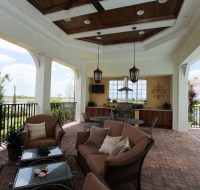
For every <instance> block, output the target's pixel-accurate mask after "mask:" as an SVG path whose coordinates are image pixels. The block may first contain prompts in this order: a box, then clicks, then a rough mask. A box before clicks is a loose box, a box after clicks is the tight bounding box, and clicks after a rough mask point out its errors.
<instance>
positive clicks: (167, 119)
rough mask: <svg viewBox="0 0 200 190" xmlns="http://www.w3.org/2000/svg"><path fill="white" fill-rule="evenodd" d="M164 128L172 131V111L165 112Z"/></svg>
mask: <svg viewBox="0 0 200 190" xmlns="http://www.w3.org/2000/svg"><path fill="white" fill-rule="evenodd" d="M163 127H165V128H169V129H172V111H164V112H163Z"/></svg>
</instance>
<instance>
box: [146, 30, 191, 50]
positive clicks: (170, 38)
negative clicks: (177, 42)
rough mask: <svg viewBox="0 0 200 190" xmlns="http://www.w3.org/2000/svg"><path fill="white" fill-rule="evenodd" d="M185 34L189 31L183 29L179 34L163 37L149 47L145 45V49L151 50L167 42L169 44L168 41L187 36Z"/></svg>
mask: <svg viewBox="0 0 200 190" xmlns="http://www.w3.org/2000/svg"><path fill="white" fill-rule="evenodd" d="M185 34H187V29H182V30H180V31H177V32H174V33H171V34H169V35H167V36H165V37H162V38H161V39H159V40H156V41H154V42H152V43H150V44H148V45H145V46H144V48H145V50H149V49H151V48H154V47H156V46H159V45H161V44H164V43H166V42H168V41H170V40H172V39H174V38H178V37H181V36H182V35H185Z"/></svg>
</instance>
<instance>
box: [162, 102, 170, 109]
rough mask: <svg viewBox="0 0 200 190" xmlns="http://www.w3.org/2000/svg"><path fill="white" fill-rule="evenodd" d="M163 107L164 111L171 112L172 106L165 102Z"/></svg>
mask: <svg viewBox="0 0 200 190" xmlns="http://www.w3.org/2000/svg"><path fill="white" fill-rule="evenodd" d="M162 107H163V109H165V110H170V109H171V107H172V106H171V104H169V103H167V102H165V103H164V104H163V105H162Z"/></svg>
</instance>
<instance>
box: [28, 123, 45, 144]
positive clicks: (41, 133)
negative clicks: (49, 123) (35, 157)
mask: <svg viewBox="0 0 200 190" xmlns="http://www.w3.org/2000/svg"><path fill="white" fill-rule="evenodd" d="M27 125H28V129H29V131H30V140H33V139H38V138H42V137H46V130H45V122H43V123H39V124H31V123H27Z"/></svg>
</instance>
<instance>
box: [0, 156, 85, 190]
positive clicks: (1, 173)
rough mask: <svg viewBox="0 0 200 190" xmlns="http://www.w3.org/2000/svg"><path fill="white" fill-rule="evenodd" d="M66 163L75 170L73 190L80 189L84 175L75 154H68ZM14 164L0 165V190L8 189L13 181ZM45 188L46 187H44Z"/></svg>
mask: <svg viewBox="0 0 200 190" xmlns="http://www.w3.org/2000/svg"><path fill="white" fill-rule="evenodd" d="M67 163H68V164H69V166H70V168H71V170H72V171H75V173H76V177H75V190H82V187H83V183H84V179H85V175H84V173H83V172H82V170H81V168H80V167H79V165H78V163H77V161H76V156H69V157H68V159H67ZM16 171H17V169H16V165H15V164H10V165H2V166H1V168H0V190H8V189H9V188H8V184H9V183H12V182H14V179H15V176H16ZM45 189H46V188H45ZM56 190H58V189H56Z"/></svg>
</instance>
